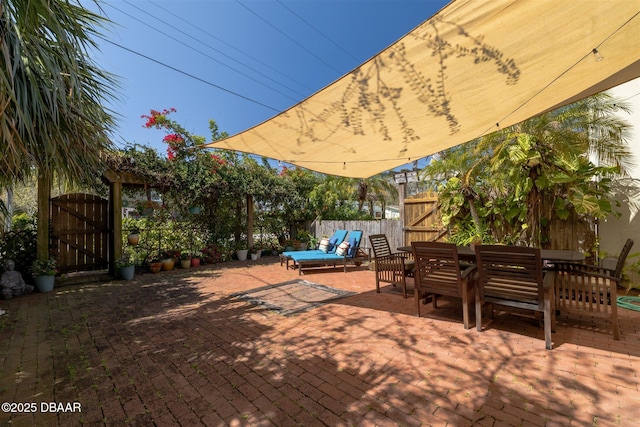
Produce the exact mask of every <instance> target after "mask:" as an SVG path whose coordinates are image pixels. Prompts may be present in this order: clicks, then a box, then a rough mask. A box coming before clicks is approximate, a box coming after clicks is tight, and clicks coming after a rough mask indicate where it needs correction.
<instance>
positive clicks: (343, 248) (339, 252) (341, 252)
mask: <svg viewBox="0 0 640 427" xmlns="http://www.w3.org/2000/svg"><path fill="white" fill-rule="evenodd" d="M347 250H349V242H347V241H346V240H345V241H344V242H342V243H340V246H338V249H336V255H338V256H344V255H345V254H346V253H347Z"/></svg>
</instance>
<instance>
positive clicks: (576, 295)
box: [554, 239, 633, 340]
mask: <svg viewBox="0 0 640 427" xmlns="http://www.w3.org/2000/svg"><path fill="white" fill-rule="evenodd" d="M632 246H633V240H631V239H627V241H626V242H625V244H624V246H623V247H622V251H620V255H619V256H618V261H617V263H616V268H615V269H608V268H605V267H601V266H597V265H590V264H580V263H571V262H557V261H556V262H554V267H555V269H556V270H557V274H556V278H555V295H556V301H555V304H556V309H558V310H560V311H561V312H568V313H577V314H585V313H587V314H590V315H591V316H594V317H603V318H606V319H608V320H609V322H610V323H611V329H612V332H613V339H614V340H619V339H620V327H619V325H618V292H617V288H618V286H619V285H620V282H621V281H622V269H623V268H624V263H625V261H626V259H627V256H628V255H629V252H630V251H631V247H632Z"/></svg>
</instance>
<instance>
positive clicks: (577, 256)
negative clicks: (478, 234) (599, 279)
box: [398, 246, 584, 266]
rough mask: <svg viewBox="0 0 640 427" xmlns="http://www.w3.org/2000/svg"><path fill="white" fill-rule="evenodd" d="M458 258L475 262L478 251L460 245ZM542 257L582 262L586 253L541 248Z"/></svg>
mask: <svg viewBox="0 0 640 427" xmlns="http://www.w3.org/2000/svg"><path fill="white" fill-rule="evenodd" d="M398 250H399V251H400V252H411V251H412V249H411V246H401V247H399V248H398ZM458 258H459V259H460V261H466V262H475V260H476V253H475V251H474V250H473V248H471V246H458ZM540 258H542V261H543V262H544V263H545V266H547V265H549V264H552V263H553V261H568V262H582V261H584V254H582V252H579V251H572V250H568V249H540Z"/></svg>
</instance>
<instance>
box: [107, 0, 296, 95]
mask: <svg viewBox="0 0 640 427" xmlns="http://www.w3.org/2000/svg"><path fill="white" fill-rule="evenodd" d="M124 2H125V3H127V4H129V5H130V6H132V7H135V8H136V9H138V10H141V11H143V12H144V13H147V12H146V11H144V10H142V9H140V8H138V7H137V6H133V5H131V4H130V3H129V2H127V1H126V0H125V1H124ZM108 6H110V7H112V8H113V9H115V10H117V11H118V12H120V13H122V14H124V15H126V16H128V17H129V18H131V19H133V20H135V21H137V22H140V23H141V24H143V25H145V26H147V27H149V28H151V29H152V30H154V31H157V32H159V33H160V34H163V35H165V36H167V37H168V38H170V39H172V40H174V41H176V42H177V43H180V44H181V45H183V46H186V47H187V48H189V49H191V50H193V51H195V52H197V53H199V54H201V55H203V56H205V57H207V58H209V59H211V60H212V61H214V62H217V63H218V64H220V65H222V66H224V67H226V68H228V69H230V70H232V71H234V72H236V73H238V74H241V75H243V76H245V77H246V78H248V79H250V80H252V81H254V82H256V83H258V84H260V85H262V86H264V87H266V88H268V89H270V90H272V91H274V92H276V93H278V94H280V95H282V96H284V97H286V98H288V99H290V100H292V101H294V102H297V101H298V99H296V98H293V97H291V96H289V95H287V94H285V93H283V92H282V91H279V90H278V89H276V88H274V87H271V86H269V85H267V84H265V83H263V82H261V81H259V80H257V79H255V78H253V77H251V76H249V75H248V74H246V73H244V72H242V71H240V70H238V69H236V68H234V67H232V66H230V65H228V64H225V63H223V62H222V61H219V60H218V59H216V58H213V57H212V56H210V55H208V54H206V53H205V52H202V51H200V50H198V49H196V48H194V47H193V46H190V45H188V44H187V43H184V42H182V41H180V40H178V39H176V38H175V37H173V36H172V35H170V34H167V33H166V32H164V31H162V30H160V29H158V28H155V27H154V26H152V25H151V24H149V23H147V22H144V21H142V20H140V19H138V18H136V17H135V16H133V15H131V14H129V13H127V12H125V11H123V10H122V9H119V8H118V7H116V6H114V5H113V4H108ZM147 14H148V15H149V16H151V17H153V18H154V19H157V20H159V21H160V22H162V23H163V24H165V25H169V24H168V23H166V22H164V21H162V20H161V19H159V18H157V17H155V16H153V15H151V14H149V13H147ZM178 31H180V30H178ZM180 32H182V31H180ZM182 33H183V34H185V33H184V32H182ZM185 35H187V36H189V35H188V34H185ZM189 37H191V36H189ZM219 53H221V54H223V55H224V53H222V52H219ZM225 56H226V55H225ZM264 77H266V76H264ZM276 83H277V82H276ZM278 84H280V83H278ZM281 86H283V85H281ZM285 87H286V86H285ZM287 89H289V90H291V91H292V92H296V93H297V94H298V95H299V96H304V95H303V94H300V93H298V92H297V91H295V90H293V89H291V88H287Z"/></svg>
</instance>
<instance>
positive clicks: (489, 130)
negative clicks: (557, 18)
mask: <svg viewBox="0 0 640 427" xmlns="http://www.w3.org/2000/svg"><path fill="white" fill-rule="evenodd" d="M638 15H640V12H637V13H636V14H634V15H633V16H632V17H631V18H629V19H628V20H627V21H626V22H625V23H624V24H622V25H620V26H619V27H618V28H616V29H615V30H614V31H612V32H611V34H609V35H608V36H607V37H605V38H604V40H602V41H601V42H600V43H598V45H597V46H595V47H594V48H593V49H592V50H590V51H589V52H588V53H587V54H586V55H584V56H583V57H582V58H580V59H579V60H578V61H576V63H575V64H573V65H572V66H570V67H569V68H567V69H566V70H564V71H563V72H562V73H560V74H558V75H557V76H556V77H555V78H554V79H552V80H551V81H550V82H549V83H547V84H546V85H544V86H543V87H542V89H540V90H539V91H538V92H536V93H535V94H533V96H531V97H530V98H529V99H527V100H525V101H524V102H523V103H522V104H520V105H519V106H518V107H517V108H515V109H514V110H513V111H511V112H510V113H509V114H507V115H506V116H504V117H503V118H502V120H500V121H498V122H496V128H498V129H499V128H500V123H502V122H504V121H505V120H506V119H507V118H509V117H510V116H511V115H513V114H515V112H516V111H518V110H520V109H521V108H522V107H524V106H525V105H527V104H528V103H529V102H531V101H532V100H533V99H534V98H536V97H538V96H539V95H541V94H542V93H543V92H544V91H546V90H547V89H549V87H550V86H551V85H553V84H554V83H555V82H557V81H558V80H560V79H561V78H562V77H563V76H564V75H565V74H567V73H568V72H569V71H571V70H572V69H574V68H575V67H576V66H577V65H578V64H580V63H581V62H582V61H584V60H586V59H587V58H589V57H590V56H592V55H594V54H595V53H596V52H597V51H598V50H597V49H598V48H599V47H601V46H602V45H603V44H604V43H605V42H606V41H607V40H609V39H610V38H611V37H613V36H614V35H615V34H616V33H618V32H620V30H622V29H623V28H624V27H626V26H627V25H629V24H630V23H631V21H633V20H634V19H635V18H636V17H638ZM491 129H493V127H491V128H488V129H487V130H485V131H484V132H483V133H482V134H481V135H480V136H479V137H478V138H481V137H483V136H485V135H487V134H490V133H492V132H493V131H492V130H491Z"/></svg>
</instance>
